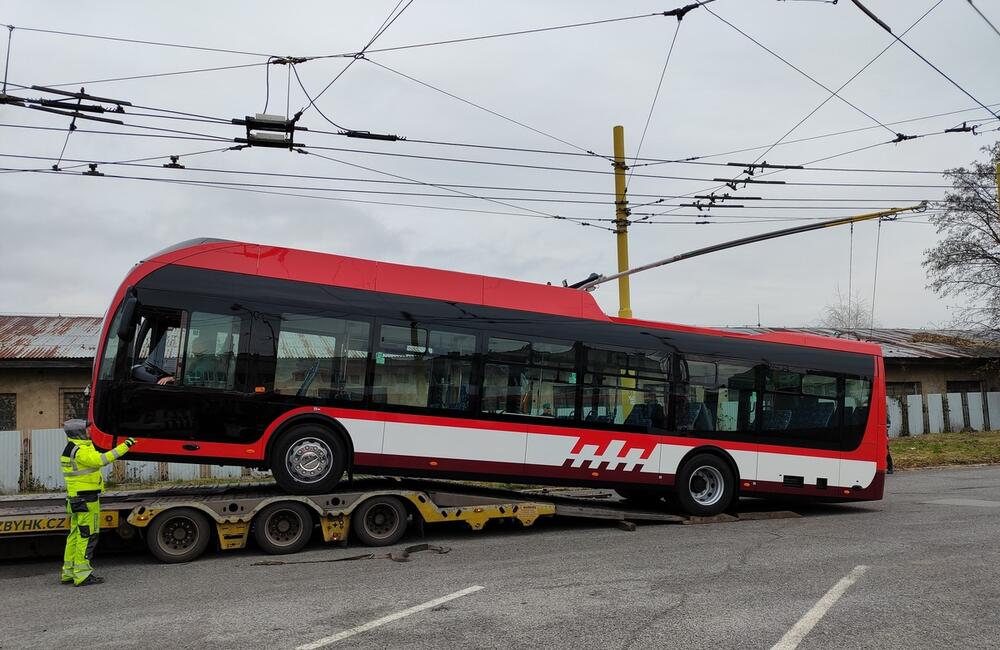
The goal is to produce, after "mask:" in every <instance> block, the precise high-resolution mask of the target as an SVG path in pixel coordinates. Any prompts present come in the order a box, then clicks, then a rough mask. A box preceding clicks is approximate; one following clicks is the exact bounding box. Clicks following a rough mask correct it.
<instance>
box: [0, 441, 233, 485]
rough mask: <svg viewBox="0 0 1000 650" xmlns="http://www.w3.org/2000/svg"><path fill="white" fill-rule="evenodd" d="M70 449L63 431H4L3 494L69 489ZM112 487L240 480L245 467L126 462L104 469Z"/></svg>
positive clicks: (0, 467)
mask: <svg viewBox="0 0 1000 650" xmlns="http://www.w3.org/2000/svg"><path fill="white" fill-rule="evenodd" d="M65 447H66V434H65V433H63V430H62V429H34V430H32V432H31V437H30V438H29V439H28V440H25V441H24V443H23V444H22V442H21V432H19V431H0V492H18V491H24V490H59V489H63V488H65V485H66V484H65V482H64V481H63V477H62V469H61V467H60V464H59V458H60V457H61V456H62V453H63V449H64V448H65ZM103 472H104V478H105V480H106V481H108V482H109V483H112V484H119V483H133V484H134V483H155V482H158V481H193V480H197V479H201V478H231V479H237V478H240V477H241V476H243V475H244V468H242V467H228V466H227V467H219V466H209V465H200V464H196V463H160V462H150V461H137V460H127V458H126V459H124V460H122V461H119V462H117V463H114V464H113V465H110V466H108V467H106V468H104V470H103Z"/></svg>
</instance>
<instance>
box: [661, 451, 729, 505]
mask: <svg viewBox="0 0 1000 650" xmlns="http://www.w3.org/2000/svg"><path fill="white" fill-rule="evenodd" d="M674 496H675V499H676V501H677V505H678V506H680V508H681V510H683V511H684V512H686V513H687V514H689V515H695V516H699V517H710V516H712V515H717V514H720V513H722V512H725V510H726V509H727V508H728V507H729V505H730V504H731V503H732V502H733V498H734V497H735V496H736V477H735V476H734V475H733V470H732V469H731V468H730V467H729V463H727V462H726V461H724V460H723V459H722V458H719V457H718V456H716V455H714V454H698V455H696V456H693V457H691V458H690V459H689V460H688V461H687V462H686V463H684V466H683V467H681V471H680V472H678V473H677V483H676V484H675V485H674Z"/></svg>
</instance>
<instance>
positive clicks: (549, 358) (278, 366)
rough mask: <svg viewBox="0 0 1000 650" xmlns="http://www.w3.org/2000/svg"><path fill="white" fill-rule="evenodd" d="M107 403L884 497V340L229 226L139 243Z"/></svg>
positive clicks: (429, 452)
mask: <svg viewBox="0 0 1000 650" xmlns="http://www.w3.org/2000/svg"><path fill="white" fill-rule="evenodd" d="M92 386H93V398H92V400H91V405H90V408H91V412H90V419H91V421H92V423H93V424H92V427H93V431H92V435H93V439H94V442H95V443H96V444H97V446H98V447H101V448H105V449H109V448H111V447H112V446H114V444H115V443H116V441H118V440H120V439H122V438H124V437H127V436H134V437H135V438H136V439H137V440H138V443H137V444H136V446H135V447H133V450H132V452H131V454H130V458H140V459H147V460H170V461H181V462H192V463H221V464H231V465H248V466H257V467H263V468H270V469H271V470H272V472H273V474H274V477H275V479H276V480H277V482H278V483H279V484H280V485H281V486H282V487H283V488H285V489H286V490H288V491H291V492H297V493H319V492H324V491H328V490H331V489H332V488H333V487H334V486H336V485H337V483H338V482H339V481H340V480H341V478H342V477H343V476H344V474H345V473H350V472H366V473H380V474H397V475H414V476H434V477H449V478H470V477H471V478H476V479H486V480H489V479H502V480H505V481H524V482H531V483H569V484H578V485H579V484H593V485H602V486H610V487H614V488H615V489H617V490H619V491H620V492H621V493H623V494H624V495H626V496H631V497H634V498H640V497H642V496H644V495H653V496H656V495H667V496H672V497H674V498H675V499H676V500H677V502H678V504H679V505H680V506H682V507H683V508H684V509H685V510H687V511H688V512H690V513H693V514H712V513H717V512H720V511H722V510H724V509H725V508H726V507H728V506H729V504H730V503H731V502H732V500H733V499H734V498H735V497H736V496H737V495H750V496H761V495H804V496H809V497H814V498H822V499H841V500H868V499H879V498H881V497H882V489H883V480H884V472H885V457H886V437H885V382H884V377H883V366H882V357H881V350H880V348H879V347H878V346H876V345H872V344H869V343H863V342H858V341H851V340H842V339H830V338H822V337H816V336H809V335H804V334H788V333H773V334H758V335H749V334H740V333H735V332H725V331H718V330H712V329H703V328H696V327H687V326H680V325H670V324H665V323H655V322H649V321H642V320H633V319H621V318H613V317H609V316H607V315H605V314H604V313H603V312H602V311H601V310H600V309H599V308H598V306H597V303H596V302H595V301H594V299H593V297H592V296H591V295H590V294H589V293H587V292H584V291H580V290H577V289H571V288H564V287H555V286H548V285H539V284H532V283H526V282H518V281H513V280H505V279H499V278H493V277H486V276H480V275H471V274H465V273H454V272H448V271H441V270H434V269H427V268H420V267H412V266H402V265H398V264H386V263H382V262H374V261H368V260H361V259H354V258H349V257H342V256H338V255H327V254H321V253H314V252H307V251H301V250H293V249H287V248H280V247H275V246H265V245H258V244H248V243H238V242H232V241H222V240H213V239H201V240H193V241H188V242H184V243H182V244H178V245H176V246H173V247H171V248H169V249H166V250H164V251H161V252H159V253H156V254H155V255H153V256H151V257H150V258H148V259H147V260H145V261H143V262H141V263H139V264H137V265H136V266H135V267H134V268H133V269H132V271H131V272H130V273H129V274H128V276H127V277H126V278H125V280H124V282H123V283H122V285H121V287H120V289H119V290H118V292H117V294H116V295H115V297H114V300H113V301H112V303H111V306H110V307H109V309H108V312H107V315H106V317H105V322H104V328H103V332H102V338H101V343H100V348H99V351H98V362H97V363H96V364H95V368H94V377H93V384H92Z"/></svg>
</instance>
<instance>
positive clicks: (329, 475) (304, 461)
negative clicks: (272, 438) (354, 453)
mask: <svg viewBox="0 0 1000 650" xmlns="http://www.w3.org/2000/svg"><path fill="white" fill-rule="evenodd" d="M270 463H271V473H272V474H273V475H274V480H275V481H277V483H278V485H279V486H281V488H282V489H283V490H285V491H286V492H288V493H290V494H322V493H324V492H329V491H331V490H333V488H335V487H336V486H337V483H339V482H340V479H341V478H342V477H343V476H344V470H345V469H346V468H347V450H346V448H345V447H344V443H343V441H342V440H341V438H340V436H339V435H337V434H336V433H334V432H332V431H330V429H328V428H327V427H325V426H323V425H321V424H300V425H298V426H296V427H292V428H291V429H289V430H288V431H286V432H285V433H283V434H282V435H281V438H279V439H278V441H277V442H276V443H275V444H274V447H273V448H272V449H271V458H270Z"/></svg>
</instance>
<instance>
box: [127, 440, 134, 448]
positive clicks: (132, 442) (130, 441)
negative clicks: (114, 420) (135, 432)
mask: <svg viewBox="0 0 1000 650" xmlns="http://www.w3.org/2000/svg"><path fill="white" fill-rule="evenodd" d="M134 444H135V438H126V439H125V446H126V447H131V446H132V445H134Z"/></svg>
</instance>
